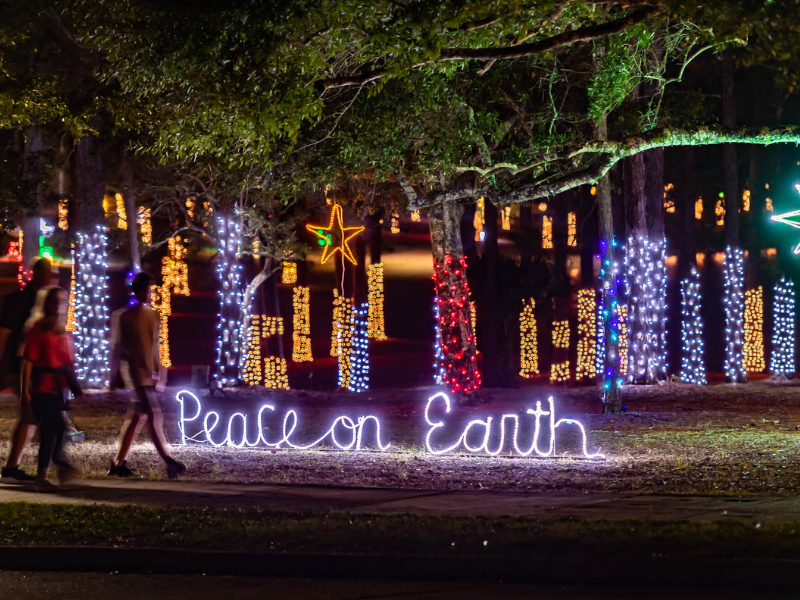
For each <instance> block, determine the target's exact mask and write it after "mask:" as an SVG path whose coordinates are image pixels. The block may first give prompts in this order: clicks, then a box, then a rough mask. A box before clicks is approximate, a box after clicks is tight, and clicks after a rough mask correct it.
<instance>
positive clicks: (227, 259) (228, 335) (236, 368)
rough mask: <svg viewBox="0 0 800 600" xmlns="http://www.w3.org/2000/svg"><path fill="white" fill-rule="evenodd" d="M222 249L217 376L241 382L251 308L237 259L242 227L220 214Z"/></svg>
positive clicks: (222, 380) (224, 382) (223, 381)
mask: <svg viewBox="0 0 800 600" xmlns="http://www.w3.org/2000/svg"><path fill="white" fill-rule="evenodd" d="M217 234H218V238H219V252H218V262H217V277H218V278H219V282H220V289H219V291H218V295H219V314H218V315H217V317H218V319H219V322H218V323H217V360H216V367H217V368H216V371H215V373H214V380H215V381H216V382H217V384H218V385H221V386H222V387H225V386H229V385H237V384H238V383H239V380H240V377H241V372H242V369H243V367H244V352H243V351H244V349H245V348H244V343H243V342H244V339H243V338H244V332H243V331H242V329H243V325H244V324H245V323H246V322H247V316H248V310H247V308H246V307H244V285H243V283H242V265H240V264H238V263H237V253H238V251H239V246H240V244H241V237H242V231H241V226H240V225H239V223H238V222H237V221H235V220H232V219H226V218H223V217H218V218H217Z"/></svg>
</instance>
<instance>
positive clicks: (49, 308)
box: [42, 287, 64, 317]
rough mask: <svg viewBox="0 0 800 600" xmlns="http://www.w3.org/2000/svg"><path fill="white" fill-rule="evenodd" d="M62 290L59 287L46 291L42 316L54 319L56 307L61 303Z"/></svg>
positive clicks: (56, 313) (56, 312)
mask: <svg viewBox="0 0 800 600" xmlns="http://www.w3.org/2000/svg"><path fill="white" fill-rule="evenodd" d="M63 291H64V290H62V289H61V288H60V287H52V288H50V289H49V290H47V296H45V298H44V306H43V307H42V308H43V311H44V316H45V317H55V316H57V315H58V307H59V304H60V303H61V293H62V292H63Z"/></svg>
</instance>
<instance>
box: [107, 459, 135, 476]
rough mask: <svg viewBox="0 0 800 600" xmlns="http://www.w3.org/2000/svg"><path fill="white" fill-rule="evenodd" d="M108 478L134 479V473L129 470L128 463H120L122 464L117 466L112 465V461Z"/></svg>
mask: <svg viewBox="0 0 800 600" xmlns="http://www.w3.org/2000/svg"><path fill="white" fill-rule="evenodd" d="M108 476H109V477H136V473H134V472H133V471H131V468H130V467H129V466H128V461H127V460H124V461H122V464H121V465H119V466H117V465H115V464H114V461H113V460H112V461H111V468H110V469H109V470H108Z"/></svg>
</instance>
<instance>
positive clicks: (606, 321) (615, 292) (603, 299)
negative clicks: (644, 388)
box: [595, 237, 623, 402]
mask: <svg viewBox="0 0 800 600" xmlns="http://www.w3.org/2000/svg"><path fill="white" fill-rule="evenodd" d="M608 243H609V242H608V241H607V240H600V254H599V255H598V258H600V260H601V263H600V301H599V302H598V304H597V352H596V354H595V372H596V373H597V374H598V375H602V376H603V401H604V402H606V400H607V398H608V397H609V395H610V394H611V393H612V392H613V390H616V389H618V388H620V387H622V383H623V380H622V378H621V377H620V364H619V354H618V352H619V326H620V315H619V286H620V285H621V283H622V281H621V280H620V279H619V265H618V263H617V261H616V260H615V259H614V254H615V252H614V250H615V249H616V248H617V240H616V237H613V238H612V239H611V248H609V247H608ZM609 250H610V252H609ZM607 342H608V343H607ZM606 347H608V348H609V350H608V353H607V352H606Z"/></svg>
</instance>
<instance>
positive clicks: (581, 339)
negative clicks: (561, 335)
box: [575, 290, 597, 379]
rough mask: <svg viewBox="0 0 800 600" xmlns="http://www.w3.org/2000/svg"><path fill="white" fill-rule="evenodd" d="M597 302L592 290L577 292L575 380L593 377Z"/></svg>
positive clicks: (595, 352) (595, 356)
mask: <svg viewBox="0 0 800 600" xmlns="http://www.w3.org/2000/svg"><path fill="white" fill-rule="evenodd" d="M596 313H597V301H596V300H595V292H594V290H580V291H578V362H577V364H576V365H575V378H576V379H583V378H591V377H594V374H595V367H596V359H597V319H596Z"/></svg>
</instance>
